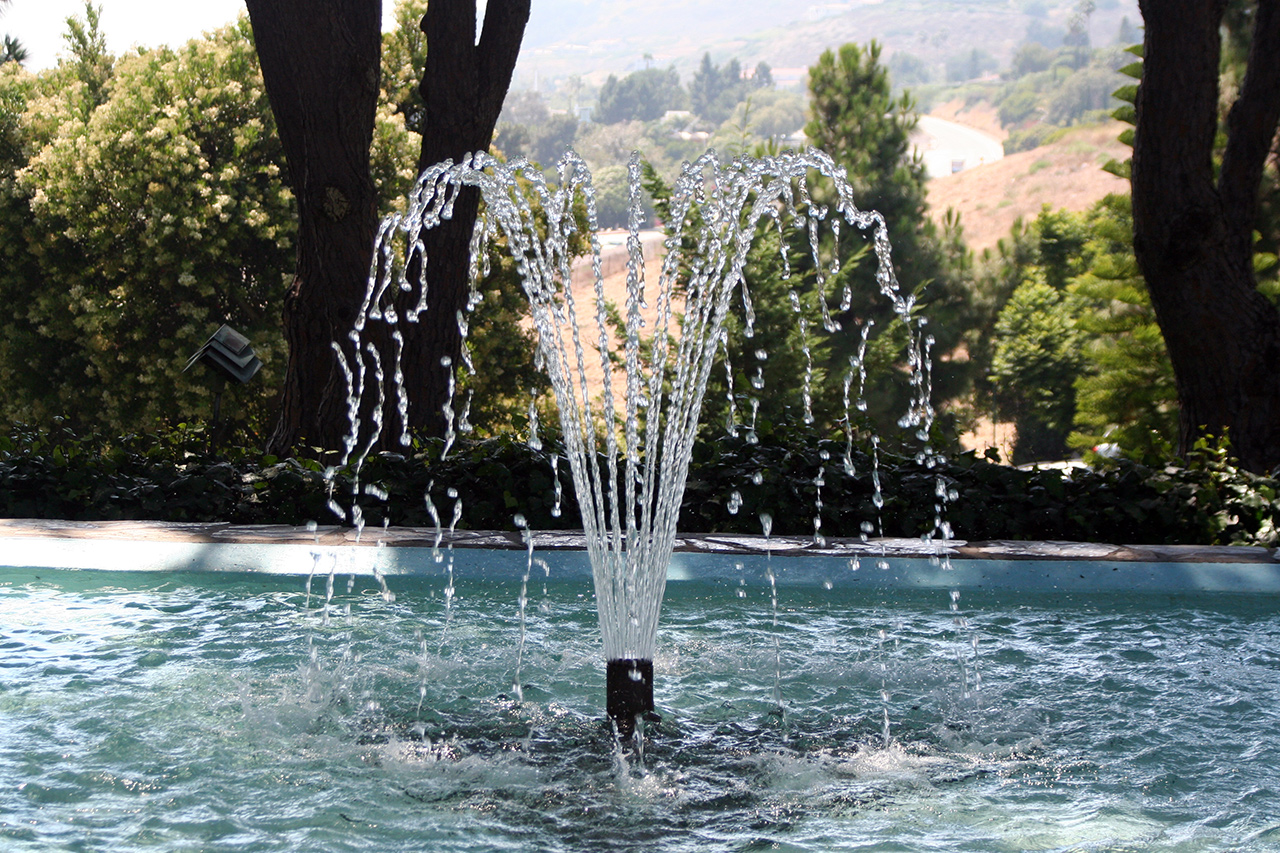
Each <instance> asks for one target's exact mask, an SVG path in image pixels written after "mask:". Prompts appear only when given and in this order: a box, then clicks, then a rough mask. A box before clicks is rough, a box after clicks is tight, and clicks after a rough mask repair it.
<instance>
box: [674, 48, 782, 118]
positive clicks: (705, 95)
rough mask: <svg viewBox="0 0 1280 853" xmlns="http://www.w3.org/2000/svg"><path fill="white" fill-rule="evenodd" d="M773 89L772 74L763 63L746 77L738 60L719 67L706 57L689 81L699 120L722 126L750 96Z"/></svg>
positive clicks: (690, 94) (709, 55)
mask: <svg viewBox="0 0 1280 853" xmlns="http://www.w3.org/2000/svg"><path fill="white" fill-rule="evenodd" d="M772 85H773V72H772V71H771V70H770V68H769V66H768V65H767V64H765V63H763V62H762V63H760V64H759V65H757V66H756V71H755V74H754V75H752V76H750V77H746V76H744V75H743V73H742V65H741V64H740V63H739V62H738V60H737V59H736V58H735V59H730V60H729V61H728V62H727V63H725V64H724V65H723V66H720V65H716V64H715V63H713V62H712V61H711V54H709V53H706V54H703V56H702V63H701V64H700V65H699V66H698V70H697V71H695V72H694V73H693V78H692V79H691V80H690V81H689V106H690V108H691V109H692V110H693V112H694V113H695V114H696V115H698V116H699V117H700V118H703V119H705V120H706V121H709V122H711V123H713V124H720V123H722V122H724V121H725V120H726V119H728V118H729V116H730V114H732V113H733V108H734V107H736V106H737V105H738V104H739V103H741V102H742V101H743V100H745V99H746V97H747V96H748V95H750V94H751V93H752V92H754V91H756V90H757V89H765V88H769V87H771V86H772Z"/></svg>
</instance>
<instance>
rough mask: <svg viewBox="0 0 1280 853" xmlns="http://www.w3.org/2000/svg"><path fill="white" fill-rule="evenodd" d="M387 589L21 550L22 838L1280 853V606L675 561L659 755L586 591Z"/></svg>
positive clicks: (497, 585) (267, 845)
mask: <svg viewBox="0 0 1280 853" xmlns="http://www.w3.org/2000/svg"><path fill="white" fill-rule="evenodd" d="M391 583H392V589H393V591H394V593H395V600H394V601H391V602H389V601H386V600H385V599H384V597H383V596H382V595H381V594H380V589H379V587H378V586H377V584H375V583H373V582H371V581H369V580H367V579H356V580H355V581H354V583H352V584H351V586H350V587H349V586H348V581H347V579H346V578H339V579H338V581H337V583H336V586H335V590H334V596H333V600H332V602H331V603H330V605H329V607H328V616H327V618H326V615H325V610H324V607H323V604H324V602H323V598H324V593H325V588H324V587H325V585H324V583H323V581H322V580H317V581H316V582H315V583H314V584H313V588H312V595H311V596H310V599H308V596H307V594H306V592H305V589H304V580H303V579H299V578H290V577H270V578H263V577H255V576H250V575H232V576H218V575H210V574H185V575H173V574H151V573H122V572H110V573H107V572H90V571H77V572H70V571H59V570H18V569H0V850H3V851H6V853H8V851H14V852H15V853H26V852H27V851H41V852H42V853H43V852H44V851H62V850H66V851H97V850H103V851H106V850H111V851H132V850H158V851H224V850H225V851H232V850H235V851H276V850H306V851H419V850H425V851H453V850H457V851H463V850H465V851H584V853H585V851H601V850H606V851H607V850H618V851H621V850H632V849H637V850H639V849H643V850H656V851H699V853H707V851H721V850H724V851H729V850H742V851H757V850H761V851H763V850H784V851H799V850H813V851H828V850H830V851H845V850H859V851H861V850H877V851H933V850H937V851H956V850H973V851H1015V850H1019V851H1020V850H1055V851H1067V850H1071V851H1075V850H1080V851H1157V850H1158V851H1210V850H1280V598H1278V597H1275V596H1265V595H1263V596H1259V595H1252V596H1244V595H1230V594H1199V595H1194V596H1187V595H1159V594H1155V593H1141V594H1133V593H1129V594H1125V593H1111V594H1105V595H1073V596H1066V595H1049V594H1045V593H1032V592H1028V593H1024V594H1019V595H1012V594H1005V595H1000V594H996V593H991V592H985V593H984V592H977V591H964V592H962V593H961V594H960V598H959V600H957V601H954V602H953V600H952V598H951V596H950V595H948V593H947V592H945V591H939V590H925V591H917V592H888V591H875V590H857V589H839V588H836V589H831V590H827V589H823V588H822V587H821V586H810V587H802V588H801V587H796V588H787V587H785V586H784V587H783V588H780V589H779V590H778V594H777V595H778V602H777V615H776V625H775V622H774V619H775V617H774V607H773V604H772V601H771V594H770V589H769V587H768V586H767V585H766V584H761V583H758V582H746V583H742V584H738V583H734V582H731V581H726V582H721V583H717V584H703V583H695V582H682V583H677V584H672V585H671V587H670V588H669V591H668V598H667V602H666V605H665V608H664V613H663V621H662V627H661V629H660V633H659V654H658V656H657V660H656V672H657V689H656V699H657V704H658V706H659V710H660V712H661V713H662V714H663V717H664V719H663V721H662V722H661V724H659V725H658V726H657V727H656V729H655V728H654V727H653V726H650V727H649V730H648V737H647V739H646V743H645V747H644V751H643V754H642V755H641V754H637V753H636V752H635V751H627V752H625V753H622V752H618V751H616V750H615V749H614V748H613V747H612V746H611V739H610V736H609V733H608V731H607V730H606V728H605V726H604V723H603V713H602V706H603V665H602V661H601V660H600V652H599V639H598V632H597V629H596V627H595V620H596V616H595V608H594V604H593V601H592V598H591V591H590V587H589V586H588V585H586V584H583V583H581V582H568V581H564V582H555V581H552V582H549V583H546V584H545V585H544V583H543V582H542V581H541V580H539V581H537V582H534V583H531V584H530V587H529V603H528V607H527V614H526V631H527V636H526V642H525V644H524V650H523V653H521V651H520V614H519V608H518V604H517V600H518V598H519V595H520V586H519V584H518V583H515V584H511V583H502V582H498V581H494V580H489V581H485V582H483V583H478V582H477V583H468V581H467V580H466V579H465V578H459V579H458V581H457V585H456V586H457V595H456V597H455V599H454V601H453V605H452V607H451V608H449V609H446V606H445V597H444V595H443V590H444V583H443V581H442V580H440V579H426V578H396V579H392V581H391ZM953 604H954V606H955V609H954V610H953V609H952V606H953ZM517 666H519V678H518V680H519V683H520V691H519V693H520V694H522V695H523V701H520V700H519V699H518V698H517V697H518V695H519V694H518V692H517V691H516V690H515V689H513V683H514V682H515V680H516V671H517ZM779 700H780V701H779ZM886 718H887V721H888V740H887V741H886V739H885V722H886Z"/></svg>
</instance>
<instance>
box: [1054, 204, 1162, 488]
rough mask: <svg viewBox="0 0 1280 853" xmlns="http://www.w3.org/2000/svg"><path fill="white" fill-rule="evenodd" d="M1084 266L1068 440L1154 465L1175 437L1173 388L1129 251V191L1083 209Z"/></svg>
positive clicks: (1078, 280)
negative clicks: (1081, 341)
mask: <svg viewBox="0 0 1280 853" xmlns="http://www.w3.org/2000/svg"><path fill="white" fill-rule="evenodd" d="M1089 218H1090V228H1091V232H1092V238H1091V244H1090V248H1089V251H1088V255H1089V256H1090V257H1091V258H1092V260H1091V262H1090V264H1089V269H1088V270H1087V271H1086V272H1084V273H1083V274H1082V275H1079V276H1077V277H1075V278H1074V279H1073V281H1072V282H1071V292H1072V293H1073V294H1075V295H1076V296H1077V298H1079V299H1081V300H1082V302H1083V305H1084V306H1085V307H1086V309H1087V310H1085V311H1083V312H1082V313H1081V315H1080V318H1079V321H1078V325H1079V327H1080V330H1081V331H1082V332H1083V333H1084V334H1085V335H1087V336H1088V342H1087V344H1086V345H1085V351H1084V354H1085V358H1086V361H1087V362H1088V368H1087V369H1086V370H1085V371H1084V372H1083V373H1082V375H1081V376H1080V378H1079V379H1077V380H1076V384H1075V393H1076V401H1077V411H1076V418H1075V429H1076V431H1075V432H1074V433H1073V434H1072V435H1071V438H1070V444H1071V446H1072V447H1075V448H1077V449H1079V450H1082V451H1084V452H1085V454H1086V456H1088V455H1089V453H1090V452H1091V451H1092V449H1093V448H1094V447H1096V446H1098V445H1101V444H1103V443H1109V444H1113V445H1115V446H1116V448H1117V449H1118V450H1119V452H1120V453H1122V454H1123V455H1125V456H1127V457H1130V458H1132V459H1137V460H1140V461H1145V462H1148V463H1151V464H1154V463H1156V462H1158V461H1159V460H1162V459H1167V458H1168V457H1169V455H1170V450H1171V448H1172V447H1173V446H1174V445H1175V444H1176V442H1177V438H1178V392H1177V387H1176V385H1175V383H1174V378H1173V368H1172V366H1171V365H1170V364H1169V354H1168V352H1167V351H1166V350H1165V346H1164V338H1163V337H1161V335H1160V327H1159V325H1157V323H1156V317H1155V312H1154V310H1152V308H1151V300H1150V298H1149V297H1148V296H1147V288H1146V284H1145V282H1143V280H1142V274H1141V272H1140V271H1139V270H1138V263H1137V260H1136V259H1135V258H1134V256H1133V221H1132V216H1131V213H1130V202H1129V197H1128V196H1120V195H1111V196H1107V198H1105V199H1103V200H1102V201H1101V202H1099V204H1098V205H1097V206H1095V207H1094V209H1093V211H1092V212H1091V213H1090V217H1089Z"/></svg>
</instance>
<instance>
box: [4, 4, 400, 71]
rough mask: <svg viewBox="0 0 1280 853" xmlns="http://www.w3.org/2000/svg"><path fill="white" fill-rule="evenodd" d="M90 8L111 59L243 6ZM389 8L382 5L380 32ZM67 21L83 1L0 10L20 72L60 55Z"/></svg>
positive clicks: (223, 19)
mask: <svg viewBox="0 0 1280 853" xmlns="http://www.w3.org/2000/svg"><path fill="white" fill-rule="evenodd" d="M95 5H100V6H101V7H102V30H103V32H104V33H105V34H106V37H107V48H108V49H109V50H110V51H111V52H112V53H115V54H120V53H123V52H124V51H125V50H128V49H129V48H130V47H133V46H134V45H145V46H147V47H155V46H157V45H162V44H168V45H176V44H182V43H183V42H185V41H187V40H188V39H191V38H195V37H196V36H198V35H200V34H201V33H202V32H205V31H206V30H211V29H215V28H217V27H220V26H222V25H223V24H225V23H227V22H229V21H233V20H235V18H236V16H237V15H239V14H240V13H241V12H243V11H244V0H194V2H193V1H192V0H97V2H96V4H95ZM393 6H394V3H393V2H388V1H387V0H384V2H383V15H384V21H383V25H384V26H386V25H387V23H389V21H388V20H386V18H388V17H389V16H390V12H391V10H392V7H393ZM72 15H79V16H81V17H84V0H10V2H9V3H8V4H7V6H5V7H3V8H0V33H4V34H8V35H11V36H13V37H14V38H16V39H18V40H19V41H21V42H22V44H23V46H24V47H26V49H27V51H28V53H29V54H30V57H29V58H28V60H27V62H26V67H27V68H29V69H30V70H32V71H38V70H39V69H41V68H48V67H49V66H52V65H53V64H54V63H55V62H56V61H57V57H58V54H59V53H63V52H64V49H65V45H66V43H65V42H64V41H63V38H62V36H63V33H65V32H66V29H67V26H66V20H67V18H69V17H70V16H72Z"/></svg>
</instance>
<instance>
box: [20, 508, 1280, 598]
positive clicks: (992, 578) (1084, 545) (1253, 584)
mask: <svg viewBox="0 0 1280 853" xmlns="http://www.w3.org/2000/svg"><path fill="white" fill-rule="evenodd" d="M532 540H533V555H532V556H533V557H534V558H539V559H541V558H544V557H545V558H547V559H550V558H551V554H552V553H553V552H554V553H555V558H554V560H553V562H555V563H556V566H557V569H556V574H557V576H558V577H560V578H582V579H585V578H588V577H590V573H591V570H590V565H589V563H588V561H587V559H586V555H585V542H584V538H583V536H582V534H581V533H580V532H573V531H543V532H534V533H533V534H532ZM447 564H455V565H456V566H457V567H458V569H459V571H463V572H469V573H471V574H473V575H474V576H483V577H506V578H511V577H516V578H518V577H520V576H521V575H522V574H524V573H527V572H529V571H530V568H531V566H533V564H534V561H533V560H531V559H530V556H529V554H528V548H527V544H526V542H525V540H524V539H523V538H522V537H521V534H519V533H516V532H504V531H457V532H455V533H449V532H448V531H436V530H435V529H430V528H395V527H393V528H389V529H383V528H376V529H366V530H365V531H364V532H363V534H361V533H358V532H357V531H356V530H354V529H352V528H345V527H337V526H323V527H317V528H316V529H314V530H309V529H308V528H306V527H292V526H286V525H263V526H256V525H254V526H251V525H235V524H226V523H175V522H154V521H91V522H83V521H62V520H34V519H0V571H2V570H3V569H4V568H6V567H8V568H14V569H17V568H23V569H34V568H63V569H92V570H113V571H166V572H174V571H221V572H228V571H229V572H252V573H266V574H286V575H306V574H311V573H316V572H320V573H328V572H330V571H336V572H339V573H343V574H346V573H351V574H361V575H368V574H385V575H433V574H438V573H440V572H442V571H444V568H445V566H446V565H447ZM544 568H545V569H546V571H547V572H548V573H549V572H550V569H549V568H546V567H545V566H544ZM534 571H535V572H538V573H539V574H540V573H541V570H539V569H534ZM767 573H773V574H775V575H776V576H777V577H778V578H779V580H780V581H791V582H800V583H816V582H822V583H832V582H836V583H841V584H843V583H856V584H857V585H859V586H867V587H871V586H874V587H903V586H906V587H934V586H938V587H942V586H953V587H954V586H960V587H979V588H982V587H989V588H994V587H1000V588H1014V589H1054V590H1059V589H1076V590H1079V591H1107V590H1146V591H1178V590H1200V591H1206V590H1207V591H1228V592H1246V593H1247V592H1258V593H1266V594H1280V559H1278V558H1277V553H1276V550H1275V549H1269V548H1246V547H1228V546H1197V545H1111V544H1103V543H1088V542H1015V541H999V542H965V541H958V540H953V541H951V542H948V543H946V546H945V547H943V544H942V543H941V542H938V541H928V540H921V539H872V540H869V541H866V542H864V541H862V540H861V539H849V538H836V537H830V538H828V539H826V541H825V542H823V543H821V544H818V543H815V542H814V541H813V539H812V537H798V536H772V537H769V538H767V539H766V538H765V537H763V536H749V535H738V534H701V535H695V534H687V535H681V536H679V537H678V539H677V542H676V553H675V554H674V555H673V558H672V561H671V565H670V567H669V569H668V579H669V580H671V581H682V580H719V581H725V580H734V579H739V578H742V577H746V576H752V577H764V576H766V574H767Z"/></svg>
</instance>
